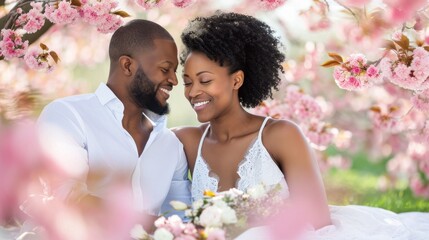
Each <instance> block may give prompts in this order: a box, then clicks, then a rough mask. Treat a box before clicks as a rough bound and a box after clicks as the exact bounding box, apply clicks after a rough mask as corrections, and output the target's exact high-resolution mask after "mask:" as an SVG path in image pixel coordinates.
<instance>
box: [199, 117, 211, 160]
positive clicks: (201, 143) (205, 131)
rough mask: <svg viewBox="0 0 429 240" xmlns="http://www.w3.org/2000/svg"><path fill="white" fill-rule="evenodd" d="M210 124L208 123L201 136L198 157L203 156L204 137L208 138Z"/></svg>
mask: <svg viewBox="0 0 429 240" xmlns="http://www.w3.org/2000/svg"><path fill="white" fill-rule="evenodd" d="M209 128H210V125H208V126H207V127H206V130H204V133H203V135H202V136H201V139H200V144H199V145H198V154H197V158H199V157H200V156H201V148H202V147H203V142H204V138H206V135H207V132H208V131H209Z"/></svg>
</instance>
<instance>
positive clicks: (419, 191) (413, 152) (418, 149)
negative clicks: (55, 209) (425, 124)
mask: <svg viewBox="0 0 429 240" xmlns="http://www.w3.org/2000/svg"><path fill="white" fill-rule="evenodd" d="M426 134H428V130H427V129H426ZM426 138H427V136H426ZM408 152H409V154H410V156H411V159H412V160H413V162H414V163H415V165H416V167H415V168H416V169H415V171H414V174H411V175H410V176H411V179H410V187H411V189H412V190H413V192H414V193H415V194H416V195H417V196H422V197H426V198H429V183H428V182H429V143H428V142H427V141H426V142H418V143H417V142H411V143H410V145H409V148H408Z"/></svg>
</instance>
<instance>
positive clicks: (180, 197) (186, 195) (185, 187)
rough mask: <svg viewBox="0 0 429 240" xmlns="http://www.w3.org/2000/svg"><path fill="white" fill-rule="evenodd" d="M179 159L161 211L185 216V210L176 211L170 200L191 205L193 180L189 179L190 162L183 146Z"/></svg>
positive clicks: (168, 214) (180, 149) (169, 214)
mask: <svg viewBox="0 0 429 240" xmlns="http://www.w3.org/2000/svg"><path fill="white" fill-rule="evenodd" d="M178 155H179V159H178V162H177V166H176V170H175V172H174V176H173V179H172V181H171V185H170V190H169V191H168V194H167V197H166V198H165V200H164V203H163V205H162V207H161V213H165V212H167V214H166V216H171V215H174V214H176V215H179V216H180V217H181V218H184V211H175V210H174V209H173V208H172V206H171V205H170V202H171V201H173V200H175V201H181V202H183V203H186V204H187V205H188V206H190V205H191V190H190V189H191V182H190V180H189V179H188V162H187V160H186V155H185V152H184V150H183V146H182V147H181V148H179V153H178Z"/></svg>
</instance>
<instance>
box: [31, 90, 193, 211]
mask: <svg viewBox="0 0 429 240" xmlns="http://www.w3.org/2000/svg"><path fill="white" fill-rule="evenodd" d="M123 111H124V106H123V104H122V102H121V101H120V100H119V99H118V98H117V97H116V96H115V94H114V93H113V92H112V91H111V90H110V89H109V87H108V86H107V85H106V84H104V83H102V84H100V86H99V87H98V89H97V90H96V92H95V93H93V94H83V95H77V96H71V97H66V98H62V99H58V100H55V101H53V102H52V103H50V104H48V105H47V106H46V107H45V108H44V109H43V111H42V113H41V115H40V117H39V120H38V123H39V126H40V127H41V128H40V129H41V130H42V134H41V136H42V139H43V144H45V146H47V148H48V150H50V152H55V153H53V154H54V155H55V154H56V156H57V157H56V158H57V159H60V160H59V164H60V165H62V167H63V169H65V170H66V171H67V173H68V176H69V177H68V178H67V179H63V181H61V182H60V183H59V184H58V188H56V189H57V190H56V194H57V195H58V196H60V197H62V198H64V199H67V198H70V197H71V198H78V197H80V196H82V195H84V194H91V195H94V196H97V197H100V198H103V197H105V196H107V194H108V193H109V192H108V191H109V190H110V189H111V187H112V185H114V184H115V181H118V180H120V179H122V180H123V179H128V180H131V181H130V182H131V186H132V192H133V196H134V199H135V205H136V208H137V209H138V210H141V211H145V212H148V213H150V214H153V215H158V214H160V213H163V212H165V211H167V210H170V209H171V206H169V202H170V201H171V200H180V201H183V202H186V203H188V204H189V203H190V201H191V200H190V199H191V197H190V182H189V181H188V180H187V171H188V166H187V162H186V156H185V154H184V151H183V145H182V144H181V143H180V141H179V140H178V139H177V137H176V136H175V135H174V133H173V132H171V131H170V130H169V129H168V128H167V127H166V117H165V116H159V115H156V114H154V113H152V112H148V113H146V114H145V113H143V115H144V116H146V117H147V118H148V119H149V120H150V122H151V123H152V125H153V130H152V132H151V133H150V136H149V139H148V141H147V143H146V145H145V148H144V150H143V152H142V154H141V155H140V156H138V150H137V146H136V144H135V142H134V139H133V138H132V137H131V135H130V134H129V133H128V132H127V131H126V130H125V129H124V128H123V126H122V118H123ZM64 133H65V134H64ZM59 137H61V138H59ZM59 139H61V140H59Z"/></svg>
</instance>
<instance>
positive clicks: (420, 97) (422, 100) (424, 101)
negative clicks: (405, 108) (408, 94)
mask: <svg viewBox="0 0 429 240" xmlns="http://www.w3.org/2000/svg"><path fill="white" fill-rule="evenodd" d="M411 102H412V103H413V105H414V107H415V108H417V109H418V110H420V111H422V112H426V113H429V89H426V90H425V91H422V92H421V93H419V94H416V95H414V96H413V97H412V98H411Z"/></svg>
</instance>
